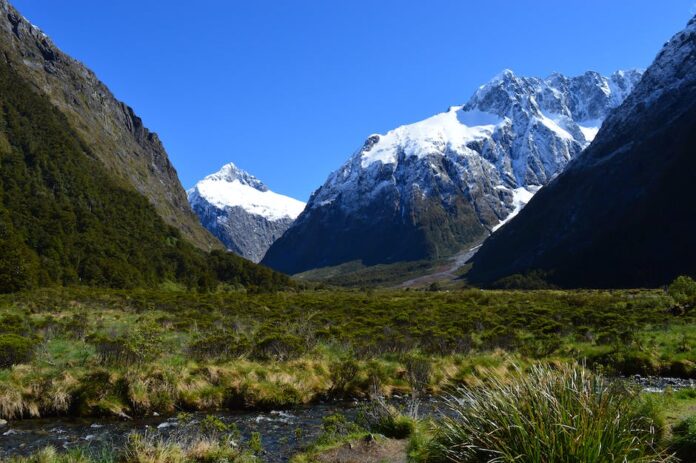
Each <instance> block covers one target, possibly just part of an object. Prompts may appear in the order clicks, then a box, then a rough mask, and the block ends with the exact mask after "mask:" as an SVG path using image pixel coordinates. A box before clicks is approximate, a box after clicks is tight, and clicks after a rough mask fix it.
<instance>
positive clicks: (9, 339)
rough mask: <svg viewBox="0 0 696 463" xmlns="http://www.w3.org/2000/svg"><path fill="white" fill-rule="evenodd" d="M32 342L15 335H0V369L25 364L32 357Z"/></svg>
mask: <svg viewBox="0 0 696 463" xmlns="http://www.w3.org/2000/svg"><path fill="white" fill-rule="evenodd" d="M34 347H35V345H34V342H33V341H32V340H31V339H28V338H25V337H22V336H17V335H16V334H0V368H9V367H11V366H13V365H17V364H18V363H27V362H29V361H30V360H31V359H32V357H33V356H34Z"/></svg>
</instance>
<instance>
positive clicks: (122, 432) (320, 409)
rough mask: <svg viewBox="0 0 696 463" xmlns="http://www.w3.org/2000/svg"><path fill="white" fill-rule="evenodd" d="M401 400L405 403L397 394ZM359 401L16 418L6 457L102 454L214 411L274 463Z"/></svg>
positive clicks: (4, 434) (193, 426) (0, 434)
mask: <svg viewBox="0 0 696 463" xmlns="http://www.w3.org/2000/svg"><path fill="white" fill-rule="evenodd" d="M395 401H396V402H400V400H399V399H398V398H397V399H396V400H395ZM436 404H437V399H435V398H428V399H426V400H425V401H424V402H423V404H422V406H421V410H422V411H423V413H425V414H432V413H434V411H435V410H436V408H437V405H436ZM359 408H360V403H358V402H333V403H320V404H314V405H309V406H304V407H297V408H293V409H289V410H283V411H280V410H274V411H268V412H215V413H193V414H192V415H191V416H190V418H189V419H187V420H186V422H185V423H184V422H180V421H179V420H178V419H177V418H176V417H159V416H150V417H147V418H143V419H137V420H132V421H123V420H114V419H84V418H46V419H32V420H22V421H16V422H10V423H9V424H8V425H6V426H4V427H1V428H0V459H2V458H3V457H8V456H11V455H28V454H31V453H33V452H36V451H37V450H40V449H42V448H44V447H47V446H53V447H55V448H56V449H58V450H66V449H69V448H74V447H88V448H89V449H91V450H93V451H95V452H98V450H99V449H103V448H107V449H110V448H118V447H119V446H121V445H122V444H123V442H124V441H125V439H126V438H127V436H128V435H129V434H131V433H133V432H148V433H153V434H156V435H157V436H161V437H162V438H165V439H166V438H167V437H168V436H171V435H173V434H177V435H181V434H186V432H187V430H188V429H190V430H191V432H192V433H195V432H196V430H197V429H199V424H200V421H201V420H203V419H204V418H205V417H206V416H207V415H213V416H215V417H217V418H219V419H220V420H222V421H223V422H225V423H227V424H231V423H234V424H235V425H236V426H237V427H238V429H239V431H240V433H241V436H242V439H243V440H247V439H249V437H250V435H251V433H253V432H258V433H260V434H261V441H262V444H263V449H264V453H263V454H262V458H263V460H264V461H267V462H269V463H280V462H286V461H288V460H289V459H290V457H291V456H292V455H294V454H295V453H297V452H300V451H301V450H302V449H303V448H305V447H306V446H308V445H309V444H311V443H312V442H314V441H316V439H317V438H318V437H319V435H320V434H321V424H322V420H323V419H324V417H326V416H328V415H331V414H334V413H341V414H343V415H345V416H346V417H347V418H349V419H354V418H355V417H356V415H357V414H358V411H359Z"/></svg>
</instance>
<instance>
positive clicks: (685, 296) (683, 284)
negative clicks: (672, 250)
mask: <svg viewBox="0 0 696 463" xmlns="http://www.w3.org/2000/svg"><path fill="white" fill-rule="evenodd" d="M667 293H668V294H669V295H670V296H672V299H674V301H675V302H676V303H677V304H682V305H693V303H694V301H696V281H694V280H693V279H691V278H689V277H687V276H680V277H677V279H676V280H674V281H673V282H672V284H670V285H669V288H668V289H667Z"/></svg>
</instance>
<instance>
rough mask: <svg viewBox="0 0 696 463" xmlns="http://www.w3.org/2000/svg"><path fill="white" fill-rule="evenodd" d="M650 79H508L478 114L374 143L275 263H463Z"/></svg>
mask: <svg viewBox="0 0 696 463" xmlns="http://www.w3.org/2000/svg"><path fill="white" fill-rule="evenodd" d="M640 74H641V73H640V72H639V71H629V72H617V73H615V74H614V75H612V76H610V77H602V76H600V75H599V74H597V73H594V72H588V73H586V74H584V75H582V76H578V77H572V78H569V77H565V76H562V75H559V74H554V75H552V76H551V77H549V78H548V79H537V78H524V77H517V76H515V75H514V74H513V73H512V72H511V71H505V72H503V73H502V74H500V75H499V76H497V77H496V78H495V79H493V80H492V81H491V82H489V83H488V84H486V85H484V86H482V87H480V88H479V89H478V91H476V93H475V94H474V95H473V97H472V98H471V99H470V100H469V102H468V103H467V104H465V105H463V106H457V107H452V108H450V109H449V111H447V112H445V113H442V114H438V115H436V116H433V117H431V118H429V119H426V120H424V121H421V122H417V123H415V124H411V125H407V126H402V127H399V128H397V129H395V130H392V131H390V132H388V133H387V134H385V135H373V136H371V137H369V138H368V139H367V141H366V142H365V143H364V145H363V147H362V148H361V149H360V150H358V151H357V152H356V153H355V154H354V155H353V157H352V158H351V159H349V160H348V162H346V163H345V164H344V165H343V166H342V167H341V168H340V169H339V170H337V171H336V172H334V173H332V174H331V175H330V176H329V178H328V180H327V181H326V182H325V183H324V185H323V186H322V187H321V188H319V189H318V190H317V191H316V192H315V193H314V194H313V195H312V197H311V198H310V201H309V203H308V204H307V207H306V209H305V211H304V212H303V213H302V214H301V215H300V217H299V218H298V219H297V220H296V221H295V223H294V224H293V226H292V227H291V228H290V229H289V230H288V231H287V232H286V233H285V234H284V235H283V237H281V238H280V239H279V240H278V241H276V242H275V243H274V244H273V246H271V248H270V249H269V251H268V253H267V254H266V257H265V258H264V260H263V263H265V264H267V265H269V266H271V267H273V268H276V269H279V270H281V271H284V272H288V273H298V272H303V271H306V270H308V269H312V268H321V267H327V266H332V265H338V264H341V263H345V262H350V261H354V260H359V261H362V262H363V263H365V264H367V265H374V264H378V263H391V262H399V261H407V260H418V259H432V258H438V257H442V256H447V255H451V254H453V253H455V252H457V251H459V250H461V249H462V248H463V247H465V246H467V245H469V244H473V243H475V242H477V241H479V240H482V239H483V238H484V237H485V236H487V235H488V234H489V233H490V232H491V231H492V230H494V229H496V227H498V226H500V224H501V223H503V222H504V221H505V220H508V219H509V218H511V217H512V216H514V214H516V213H517V212H519V210H520V209H521V208H522V207H523V206H524V204H525V203H526V202H527V201H528V200H529V198H531V196H532V195H533V194H534V193H535V192H536V191H537V190H538V189H539V188H540V187H541V186H542V185H544V184H546V183H547V182H548V181H549V180H550V179H552V178H553V177H554V176H555V175H556V174H557V173H558V172H560V171H561V170H562V169H563V168H564V167H565V165H566V164H567V163H568V162H569V161H570V160H571V159H572V158H574V157H575V156H577V155H578V154H579V153H580V152H581V151H582V150H583V148H585V147H586V146H587V145H588V144H589V142H590V141H591V140H592V138H593V137H594V136H595V134H596V132H597V130H598V128H599V126H600V125H601V122H602V120H603V119H604V117H605V116H606V114H607V113H608V112H609V110H610V109H611V108H613V107H616V106H618V105H619V104H620V103H621V101H622V100H623V98H624V97H625V96H626V95H627V94H628V93H630V90H631V89H632V88H633V85H634V84H635V82H637V81H638V79H639V78H640Z"/></svg>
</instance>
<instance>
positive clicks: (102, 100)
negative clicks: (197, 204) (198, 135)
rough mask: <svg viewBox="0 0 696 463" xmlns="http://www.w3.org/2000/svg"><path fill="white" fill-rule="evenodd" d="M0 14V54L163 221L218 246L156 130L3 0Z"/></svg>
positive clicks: (194, 238)
mask: <svg viewBox="0 0 696 463" xmlns="http://www.w3.org/2000/svg"><path fill="white" fill-rule="evenodd" d="M0 13H1V15H0V16H1V17H0V54H1V55H3V59H4V60H5V61H6V62H9V63H11V66H12V68H13V70H14V71H15V72H16V73H17V74H19V75H20V76H21V77H22V78H23V79H25V80H26V81H27V82H29V83H30V84H31V86H32V87H33V88H35V89H37V90H38V91H40V92H42V93H45V94H46V95H47V96H48V97H49V98H50V100H51V102H52V103H53V104H54V105H55V106H56V107H58V108H59V109H60V110H61V112H63V113H64V114H65V115H66V117H67V119H68V121H69V123H70V125H71V126H72V127H73V128H74V129H75V130H76V131H77V133H78V134H79V135H80V137H81V138H82V139H83V140H84V141H85V142H86V143H87V145H88V146H89V148H90V150H91V151H92V152H93V153H94V154H95V156H97V157H98V158H99V159H100V160H101V162H102V163H103V164H104V166H106V168H107V169H108V171H109V173H110V174H111V175H112V176H114V177H118V178H120V179H121V180H122V181H123V182H124V183H125V184H127V185H130V186H132V187H133V188H134V189H135V190H137V191H138V192H140V193H142V194H143V195H145V197H147V198H148V199H149V200H150V202H151V203H152V204H153V205H154V207H155V209H156V210H157V212H158V213H159V215H160V216H161V217H162V218H163V219H164V220H165V222H167V223H168V224H169V225H173V226H175V227H177V228H178V229H180V230H181V232H182V234H183V236H184V237H185V238H187V239H188V240H190V241H191V242H193V243H194V244H196V245H197V246H198V247H200V248H202V249H206V250H208V249H212V248H220V247H221V246H220V243H219V242H218V241H217V240H216V239H215V238H214V237H212V236H211V235H210V234H209V233H208V232H207V231H206V230H205V229H204V228H203V227H202V226H201V225H200V224H199V223H198V220H197V218H196V216H195V215H194V214H193V212H192V211H191V209H190V207H189V204H188V201H187V200H186V194H185V192H184V189H183V188H182V186H181V184H180V183H179V179H178V177H177V173H176V170H175V169H174V167H173V166H172V164H171V162H170V161H169V158H168V157H167V153H166V152H165V150H164V147H163V146H162V143H161V142H160V140H159V138H158V137H157V135H156V134H155V133H152V132H150V131H148V129H147V128H145V127H144V126H143V123H142V121H141V119H140V118H139V117H138V116H137V115H136V114H135V113H134V112H133V110H132V109H131V108H130V107H128V106H127V105H125V104H124V103H122V102H120V101H118V100H117V99H116V98H115V97H114V96H113V95H112V94H111V92H110V91H109V89H108V88H107V87H106V86H105V85H104V84H103V83H102V82H100V81H99V80H98V79H97V77H96V76H95V75H94V73H93V72H92V71H90V70H89V69H87V68H86V67H85V66H84V65H82V64H81V63H79V62H78V61H76V60H74V59H73V58H71V57H70V56H68V55H66V54H64V53H63V52H61V51H60V50H59V49H58V48H57V47H56V46H55V45H54V44H53V42H52V41H51V40H50V38H48V37H47V36H46V35H45V34H43V33H42V32H41V30H39V29H38V28H37V27H36V26H33V25H32V24H31V23H29V21H27V20H26V19H25V18H24V17H22V15H21V14H19V13H18V12H17V10H15V9H14V8H13V7H12V6H11V5H10V4H9V3H8V2H7V0H0Z"/></svg>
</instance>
